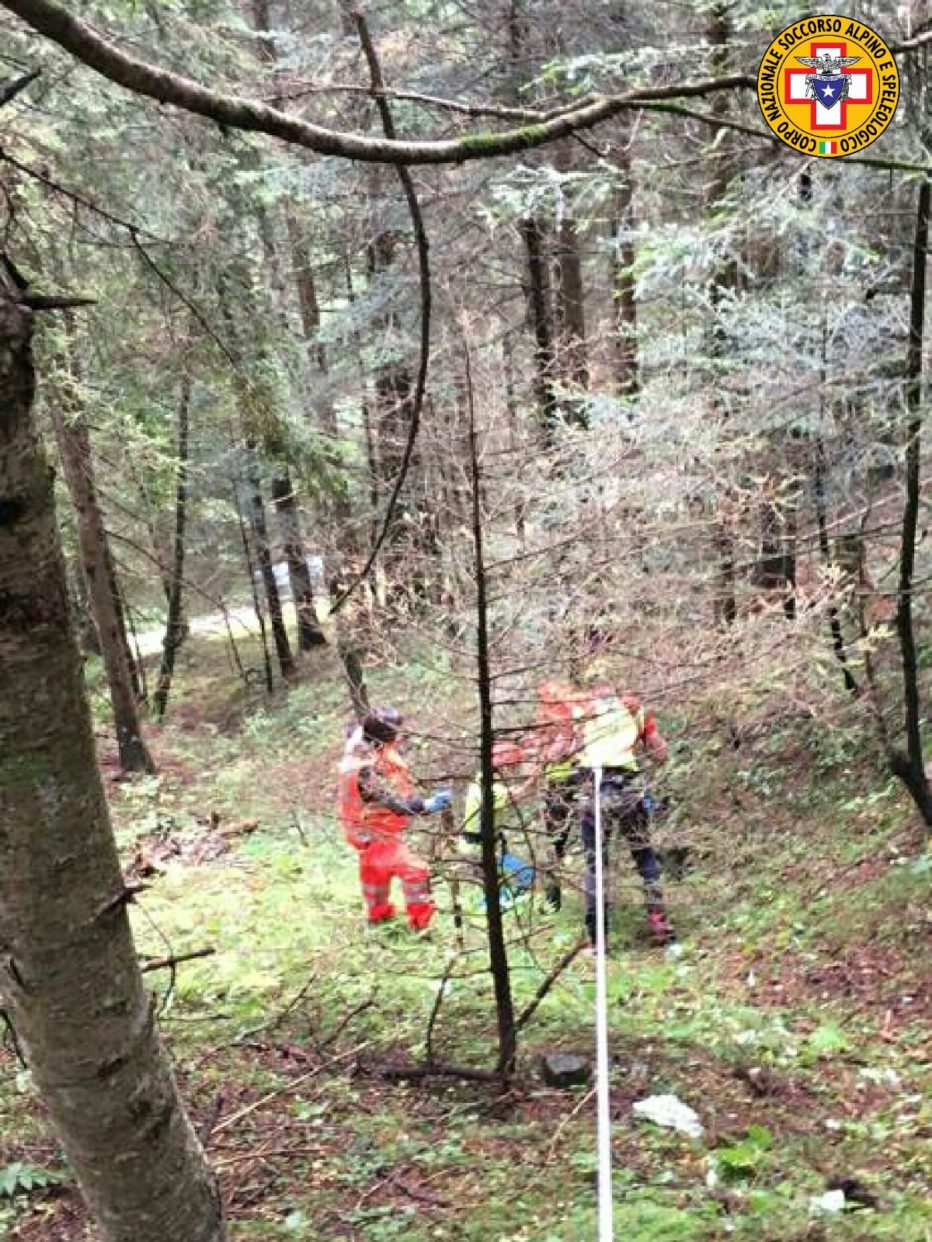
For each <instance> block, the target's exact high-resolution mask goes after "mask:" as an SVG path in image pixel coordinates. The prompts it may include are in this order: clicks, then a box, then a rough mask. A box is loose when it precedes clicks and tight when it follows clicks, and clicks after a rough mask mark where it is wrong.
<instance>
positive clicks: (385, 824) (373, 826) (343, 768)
mask: <svg viewBox="0 0 932 1242" xmlns="http://www.w3.org/2000/svg"><path fill="white" fill-rule="evenodd" d="M363 768H372V769H373V770H374V771H375V774H376V776H377V777H379V778H381V779H382V780H383V781H385V782H386V784H388V785H389V786H390V787H391V789H392V792H393V793H395V794H397V796H398V797H399V798H400V799H403V800H408V799H410V798H412V797H413V796H414V794H415V786H414V780H413V779H412V777H411V770H410V768H409V767H408V764H407V761H406V760H405V758H404V757H403V755H402V754H401V752H400V751H399V750H398V749H397V747H395V746H391V745H387V746H377V747H375V749H374V752H373V751H367V752H364V753H362V754H359V753H350V754H348V755H345V756H344V757H343V760H342V762H341V764H340V774H339V782H338V786H337V808H338V812H339V816H340V823H341V824H342V825H343V831H344V833H345V835H346V839H347V841H348V842H349V843H350V845H352V846H354V847H355V848H356V849H365V847H366V846H367V845H371V844H372V842H373V841H379V840H381V841H384V840H386V839H388V838H390V837H397V836H399V835H400V834H401V833H402V832H404V830H405V828H407V826H408V823H409V821H410V818H411V817H410V815H401V814H399V813H398V812H397V811H393V810H390V809H389V808H388V807H387V806H383V805H381V804H380V803H378V802H367V801H365V800H364V799H363V796H362V792H361V790H360V788H359V774H360V772H361V771H362V770H363Z"/></svg>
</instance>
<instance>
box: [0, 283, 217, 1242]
mask: <svg viewBox="0 0 932 1242" xmlns="http://www.w3.org/2000/svg"><path fill="white" fill-rule="evenodd" d="M31 334H32V322H31V316H30V314H29V312H28V311H26V310H25V309H24V308H23V307H22V306H20V305H18V304H16V303H15V302H13V301H8V300H5V299H4V300H0V943H2V945H3V964H2V966H0V1003H2V1006H3V1008H4V1009H5V1010H6V1011H7V1013H8V1014H9V1016H10V1019H11V1021H12V1023H13V1025H14V1027H15V1029H16V1034H17V1038H18V1040H19V1044H20V1047H21V1048H22V1050H23V1052H24V1054H25V1057H26V1060H27V1062H28V1065H29V1068H30V1070H31V1072H32V1075H33V1078H34V1080H35V1083H36V1086H37V1088H38V1090H39V1092H40V1093H41V1096H42V1099H43V1101H44V1103H45V1106H46V1107H47V1109H48V1112H49V1116H50V1117H51V1120H52V1123H53V1125H54V1127H55V1129H56V1132H57V1134H58V1136H59V1138H60V1140H61V1142H62V1145H63V1147H64V1149H65V1151H66V1153H67V1156H68V1159H69V1162H70V1164H71V1166H72V1168H73V1169H74V1171H75V1174H76V1176H77V1178H78V1182H79V1184H80V1186H81V1189H82V1191H83V1192H84V1194H85V1196H86V1197H87V1200H88V1202H89V1204H90V1206H91V1209H92V1210H93V1212H94V1214H95V1216H96V1218H97V1220H98V1222H99V1224H100V1228H101V1233H102V1237H103V1238H104V1239H106V1242H167V1239H172V1242H223V1240H224V1238H225V1228H224V1223H223V1214H222V1209H221V1205H220V1201H219V1197H218V1193H217V1188H216V1186H215V1183H214V1180H213V1177H212V1175H211V1173H210V1170H209V1168H208V1167H207V1164H206V1161H205V1159H204V1155H203V1152H202V1150H201V1148H200V1145H199V1144H198V1141H197V1138H196V1136H195V1134H194V1131H193V1129H192V1126H191V1124H190V1122H189V1121H188V1119H187V1117H186V1115H185V1112H184V1109H183V1107H182V1105H181V1102H180V1099H179V1096H178V1092H177V1089H176V1086H175V1082H174V1079H173V1076H172V1072H171V1067H170V1064H169V1061H168V1057H167V1055H166V1053H165V1051H164V1049H163V1047H162V1044H161V1042H160V1039H159V1036H158V1032H157V1027H156V1022H155V1017H154V1013H153V1004H152V998H151V997H150V996H149V994H148V993H147V992H146V991H145V989H144V987H143V981H142V977H141V975H140V972H139V965H138V962H137V960H136V955H135V950H134V946H133V941H132V936H131V933H130V927H129V920H128V918H127V914H126V900H127V895H126V891H125V888H124V884H123V879H122V875H121V872H120V864H119V860H118V858H117V853H116V847H115V844H114V840H113V834H112V831H111V827H110V820H109V815H108V811H107V805H106V801H105V798H104V793H103V788H102V786H101V782H100V776H99V774H98V771H97V767H96V763H95V755H94V745H93V734H92V730H91V721H90V713H89V710H88V705H87V697H86V693H85V688H84V682H83V676H82V663H81V657H80V654H79V651H78V648H77V644H76V642H75V639H74V635H73V631H72V626H71V619H70V616H69V611H68V606H67V591H66V585H65V573H64V564H63V560H62V555H61V547H60V543H59V538H58V530H57V526H56V521H55V512H54V501H53V491H52V472H51V470H50V469H49V467H48V464H47V462H46V460H45V457H44V454H43V452H42V449H41V446H40V441H39V438H38V435H37V433H36V429H35V426H34V424H33V421H32V414H31V407H32V401H33V395H34V371H33V363H32V356H31Z"/></svg>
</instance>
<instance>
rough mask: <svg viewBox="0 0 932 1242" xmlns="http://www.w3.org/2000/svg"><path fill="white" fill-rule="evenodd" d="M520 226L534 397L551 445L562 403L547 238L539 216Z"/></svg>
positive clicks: (532, 217)
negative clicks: (558, 389)
mask: <svg viewBox="0 0 932 1242" xmlns="http://www.w3.org/2000/svg"><path fill="white" fill-rule="evenodd" d="M520 227H521V237H522V239H523V241H524V251H525V255H526V257H527V285H526V292H527V302H528V315H529V318H530V321H531V328H532V330H533V332H534V395H535V398H536V400H537V409H538V412H539V417H540V422H541V427H542V428H543V432H544V438H545V439H546V441H547V442H548V443H550V442H552V440H553V437H554V433H555V432H556V429H557V424H558V422H559V404H558V402H557V396H556V392H555V390H554V384H555V381H556V355H555V347H554V327H553V299H552V293H551V288H550V272H549V267H548V263H547V256H546V239H545V237H544V230H543V226H542V225H541V222H540V220H539V219H537V217H536V216H525V218H524V219H523V220H522V221H521V226H520Z"/></svg>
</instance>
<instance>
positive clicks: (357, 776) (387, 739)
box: [338, 707, 452, 931]
mask: <svg viewBox="0 0 932 1242" xmlns="http://www.w3.org/2000/svg"><path fill="white" fill-rule="evenodd" d="M402 724H403V720H402V717H401V714H400V713H399V712H397V711H395V709H394V708H392V707H384V708H380V709H378V710H376V711H372V712H370V713H369V714H368V715H367V716H365V717H364V719H363V721H362V723H361V725H360V726H359V727H358V728H357V729H356V730H355V731H354V732H353V733H352V734H351V735H350V738H349V739H348V741H347V744H346V750H345V752H344V755H343V760H342V762H341V763H340V777H339V789H338V806H339V815H340V822H341V824H342V825H343V831H344V833H345V834H346V839H347V841H348V842H349V843H350V845H352V846H353V848H354V849H355V850H357V851H358V853H359V880H360V883H361V885H362V894H363V898H364V900H365V903H366V912H367V915H368V919H369V922H370V923H381V922H383V921H385V920H386V919H391V918H394V917H395V913H396V911H395V907H394V906H393V905H392V903H391V901H390V900H389V896H390V890H391V884H392V880H394V879H398V880H400V881H401V887H402V890H403V892H404V897H405V908H406V911H407V915H408V926H409V927H410V928H412V929H413V930H415V931H422V930H423V929H424V928H426V927H427V926H428V925H429V923H430V921H431V919H432V918H433V916H434V911H435V909H436V906H435V905H434V902H433V900H432V899H431V895H430V871H429V869H428V867H427V865H426V864H425V863H423V862H421V860H420V859H419V858H417V857H416V856H415V855H414V854H413V853H412V852H411V851H410V850H409V849H408V847H407V846H406V845H405V843H404V840H403V834H404V832H405V829H406V828H407V827H408V826H409V824H410V822H411V818H412V816H414V815H433V814H434V813H435V812H437V811H442V810H444V808H446V807H448V806H449V805H450V803H451V801H452V798H451V794H450V791H449V790H448V789H438V790H435V792H434V793H433V794H432V796H431V797H430V798H422V797H421V796H420V795H419V794H418V793H416V792H415V785H414V779H413V777H412V775H411V770H410V768H409V767H408V763H407V760H406V759H405V757H404V755H403V754H402V753H401V748H400V745H399V740H400V735H401V727H402Z"/></svg>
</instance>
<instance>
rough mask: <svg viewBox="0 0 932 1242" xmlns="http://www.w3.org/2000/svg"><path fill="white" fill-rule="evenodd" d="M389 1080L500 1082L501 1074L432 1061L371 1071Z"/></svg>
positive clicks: (383, 1066) (387, 1066)
mask: <svg viewBox="0 0 932 1242" xmlns="http://www.w3.org/2000/svg"><path fill="white" fill-rule="evenodd" d="M372 1072H373V1073H375V1074H377V1075H378V1077H379V1078H385V1079H387V1080H388V1081H389V1082H401V1081H410V1082H419V1081H420V1080H421V1079H423V1078H462V1079H463V1081H464V1082H493V1083H496V1084H500V1083H501V1081H502V1076H501V1074H500V1073H498V1072H497V1071H496V1070H484V1069H475V1068H474V1067H473V1066H471V1065H447V1064H445V1063H444V1062H442V1061H434V1062H433V1063H432V1064H431V1065H380V1066H379V1067H378V1068H377V1069H374V1070H373V1071H372Z"/></svg>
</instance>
